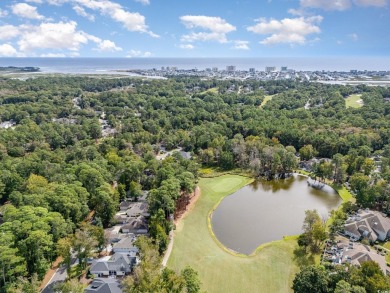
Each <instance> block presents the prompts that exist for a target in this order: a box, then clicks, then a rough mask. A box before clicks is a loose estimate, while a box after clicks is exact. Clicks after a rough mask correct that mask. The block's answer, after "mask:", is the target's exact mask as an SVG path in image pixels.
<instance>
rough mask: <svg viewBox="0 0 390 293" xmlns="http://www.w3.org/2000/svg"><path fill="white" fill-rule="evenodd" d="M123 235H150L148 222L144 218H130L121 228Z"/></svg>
mask: <svg viewBox="0 0 390 293" xmlns="http://www.w3.org/2000/svg"><path fill="white" fill-rule="evenodd" d="M121 232H122V233H133V234H146V233H148V221H147V220H146V218H145V217H144V216H139V217H137V218H129V219H128V220H127V221H126V223H125V224H124V225H123V226H122V227H121Z"/></svg>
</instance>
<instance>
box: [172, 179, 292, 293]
mask: <svg viewBox="0 0 390 293" xmlns="http://www.w3.org/2000/svg"><path fill="white" fill-rule="evenodd" d="M251 181H252V179H250V178H246V177H242V176H237V175H223V176H220V177H217V178H203V179H201V180H200V183H199V186H200V188H201V193H202V195H201V197H200V198H199V199H198V201H197V203H196V205H195V207H194V209H193V210H192V211H191V212H190V213H189V214H188V216H187V217H186V218H184V219H183V220H182V221H181V222H180V224H179V225H178V227H177V229H176V231H175V238H174V245H173V250H172V254H171V256H170V258H169V261H168V267H169V268H171V269H175V270H177V271H179V270H181V269H183V268H184V267H185V266H187V265H190V266H192V267H193V268H194V269H196V270H197V271H198V272H199V276H200V279H201V281H202V289H203V290H206V291H207V292H209V293H214V292H223V293H228V292H264V293H267V292H283V293H285V292H290V291H291V289H290V287H291V285H292V280H293V278H294V276H295V274H296V273H297V272H298V271H299V268H298V266H297V265H296V264H295V262H294V260H293V255H294V254H293V250H294V248H295V247H296V246H297V244H296V238H295V237H288V238H286V239H284V240H280V241H275V242H272V243H268V244H266V245H264V246H263V247H262V249H259V250H258V253H257V254H256V255H255V256H251V257H242V256H234V255H232V254H230V253H228V252H227V251H226V250H224V249H222V248H221V247H220V246H218V244H217V242H216V241H215V240H214V239H213V237H212V235H211V233H210V231H209V227H208V214H209V212H210V211H211V210H212V209H213V208H214V207H216V205H217V204H218V203H219V201H220V200H222V199H223V198H224V197H225V196H226V195H228V194H231V193H233V192H235V191H237V190H238V189H240V188H242V187H243V186H245V185H246V184H248V183H250V182H251ZM275 212H277V211H275Z"/></svg>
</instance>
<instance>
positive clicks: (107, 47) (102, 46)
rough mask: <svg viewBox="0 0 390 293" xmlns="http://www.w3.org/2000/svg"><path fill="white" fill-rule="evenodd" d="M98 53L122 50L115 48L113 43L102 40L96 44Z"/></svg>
mask: <svg viewBox="0 0 390 293" xmlns="http://www.w3.org/2000/svg"><path fill="white" fill-rule="evenodd" d="M98 51H102V52H115V51H122V48H121V47H117V46H116V45H115V43H114V42H112V41H110V40H103V41H101V42H99V44H98Z"/></svg>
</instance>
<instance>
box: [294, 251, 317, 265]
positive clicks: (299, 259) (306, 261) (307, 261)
mask: <svg viewBox="0 0 390 293" xmlns="http://www.w3.org/2000/svg"><path fill="white" fill-rule="evenodd" d="M293 260H294V261H295V262H296V264H297V265H298V266H299V267H300V268H303V267H307V266H310V265H314V264H315V259H314V256H313V255H312V254H311V253H309V252H307V251H306V249H305V248H304V247H297V248H296V249H294V257H293Z"/></svg>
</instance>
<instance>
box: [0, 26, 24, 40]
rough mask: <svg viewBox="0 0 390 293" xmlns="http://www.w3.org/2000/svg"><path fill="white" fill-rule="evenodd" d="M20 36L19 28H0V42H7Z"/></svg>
mask: <svg viewBox="0 0 390 293" xmlns="http://www.w3.org/2000/svg"><path fill="white" fill-rule="evenodd" d="M19 34H20V32H19V28H18V27H17V26H13V25H9V24H7V25H3V26H0V40H9V39H13V38H15V37H17V36H18V35H19Z"/></svg>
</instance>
